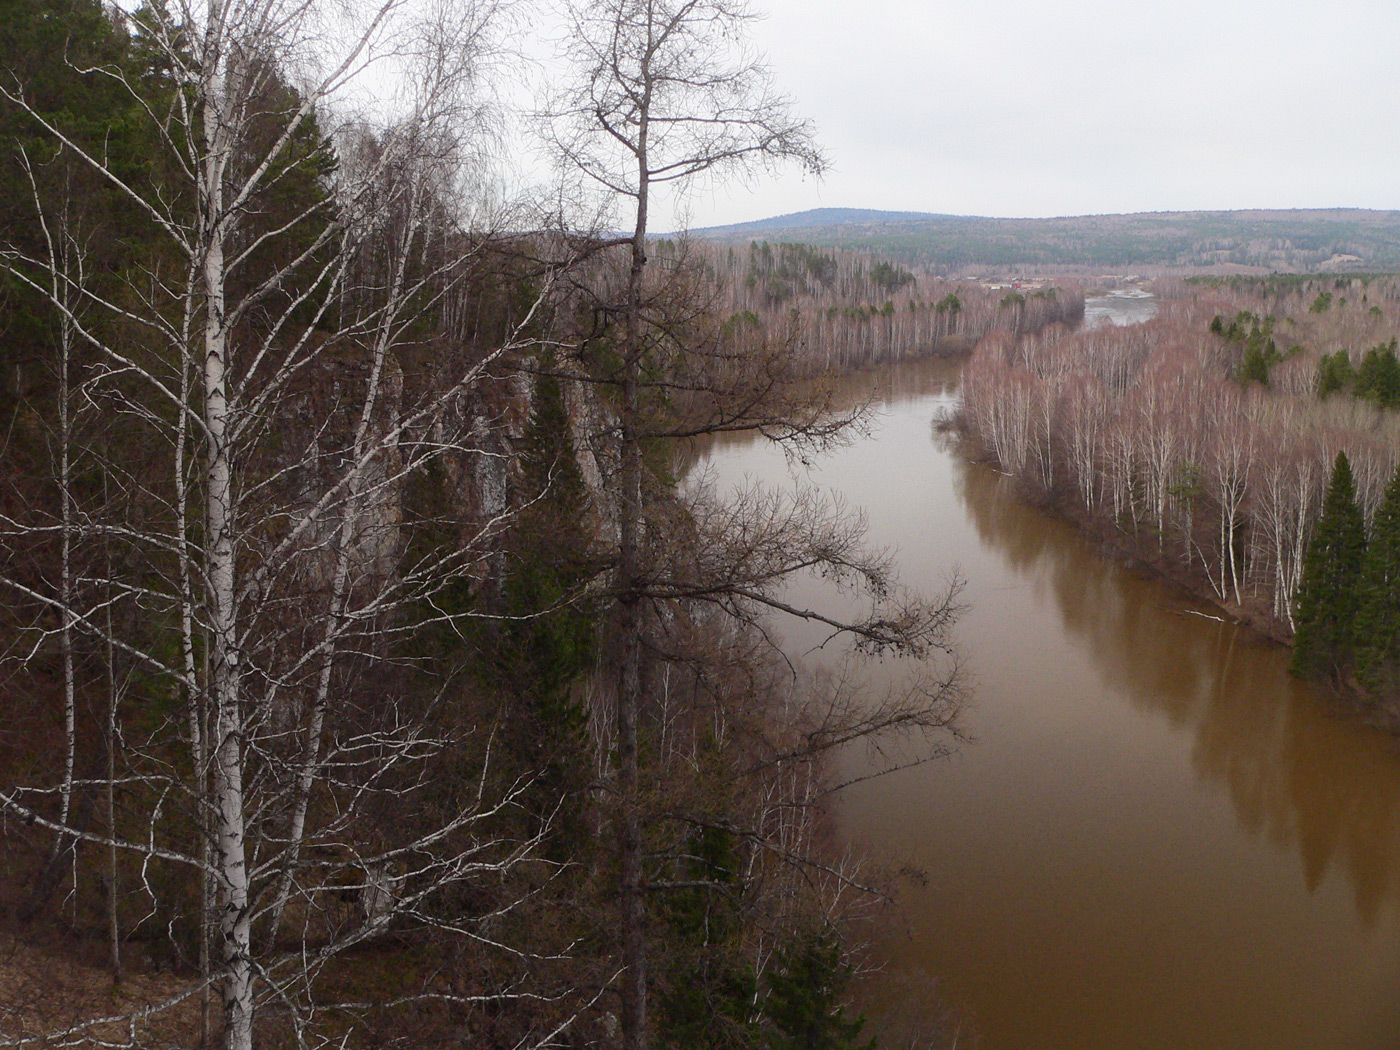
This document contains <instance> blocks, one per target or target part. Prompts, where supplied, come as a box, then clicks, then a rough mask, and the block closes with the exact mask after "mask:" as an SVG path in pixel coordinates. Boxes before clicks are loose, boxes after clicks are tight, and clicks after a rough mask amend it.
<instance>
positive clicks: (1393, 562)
mask: <svg viewBox="0 0 1400 1050" xmlns="http://www.w3.org/2000/svg"><path fill="white" fill-rule="evenodd" d="M1359 590H1360V602H1359V608H1358V610H1357V614H1356V668H1357V676H1358V677H1359V678H1360V679H1361V682H1362V684H1363V685H1365V686H1366V688H1367V689H1368V690H1369V691H1370V692H1371V693H1372V694H1373V695H1374V696H1376V697H1377V698H1391V699H1393V698H1395V697H1396V696H1397V695H1400V470H1397V471H1396V472H1395V477H1394V478H1392V479H1391V482H1390V485H1389V487H1388V488H1387V489H1386V490H1385V498H1384V499H1383V500H1382V501H1381V505H1380V507H1379V509H1377V511H1376V517H1375V520H1374V521H1373V522H1372V523H1371V536H1370V540H1369V542H1368V543H1367V547H1366V557H1365V560H1364V561H1363V562H1362V568H1361V585H1360V588H1359Z"/></svg>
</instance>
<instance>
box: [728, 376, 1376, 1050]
mask: <svg viewBox="0 0 1400 1050" xmlns="http://www.w3.org/2000/svg"><path fill="white" fill-rule="evenodd" d="M956 384H957V368H956V366H950V365H948V364H946V363H938V362H929V363H920V364H906V365H900V366H893V367H889V368H887V369H885V370H883V371H880V372H878V373H875V374H873V375H866V376H859V377H854V378H852V379H851V380H850V381H849V385H850V387H851V391H852V395H853V396H856V395H858V394H859V393H861V392H873V394H874V397H875V403H876V408H875V412H874V421H873V426H872V428H871V431H870V433H869V434H868V436H865V437H862V438H860V439H859V440H857V441H855V442H853V443H852V444H850V445H849V446H847V447H845V448H842V449H839V450H837V451H835V452H833V453H830V454H828V455H826V456H824V457H822V458H821V459H820V460H818V461H817V462H816V463H815V464H812V465H811V466H810V467H805V468H804V467H800V466H794V465H793V464H790V463H789V462H788V461H787V460H786V459H785V458H784V456H783V454H782V453H781V452H780V451H779V450H777V449H775V448H774V447H772V446H770V445H769V444H767V443H766V442H764V441H762V440H760V439H755V440H751V441H728V442H725V443H723V444H719V445H717V446H715V447H714V448H712V449H711V450H710V451H709V453H708V459H709V469H710V471H711V475H712V477H713V478H714V479H715V480H716V482H717V484H718V485H719V487H720V489H721V490H724V489H726V488H727V487H729V486H731V485H733V484H736V483H738V482H739V481H740V480H741V479H743V478H746V477H747V478H752V479H762V480H766V481H768V482H770V483H773V484H780V485H791V484H792V483H793V481H794V472H795V473H796V475H797V479H798V480H800V481H803V482H810V483H813V484H817V485H820V486H823V487H827V488H830V489H833V490H835V491H837V492H839V493H841V494H843V495H844V496H845V498H846V499H847V500H848V502H849V504H850V505H851V506H852V507H855V508H860V509H862V510H863V511H864V512H865V513H866V515H867V516H868V518H869V524H870V537H871V539H872V541H873V542H875V543H877V544H879V545H883V546H888V547H892V548H894V549H895V551H896V553H897V560H898V563H899V566H900V568H901V572H902V577H903V579H904V580H905V582H907V583H909V584H912V585H914V586H917V587H920V588H924V589H926V590H936V589H937V588H939V587H940V586H942V585H943V583H944V582H945V581H946V580H947V578H948V576H949V573H950V571H952V570H953V569H954V568H955V567H956V569H957V570H958V571H959V572H960V574H961V576H962V577H963V578H964V579H965V581H966V589H965V591H964V592H963V600H964V601H965V602H966V604H967V611H966V612H965V613H964V614H963V616H962V617H961V619H960V621H959V624H958V630H957V638H958V643H959V645H960V647H961V650H962V653H963V655H964V657H965V659H966V662H967V664H968V667H969V669H970V671H971V672H972V685H973V695H972V699H971V701H970V703H969V704H968V706H967V709H966V711H965V713H964V720H963V724H964V729H965V730H966V732H967V733H968V736H969V738H970V739H969V740H968V741H966V742H964V743H961V744H959V745H958V747H957V750H956V752H955V753H954V754H953V755H952V756H951V757H949V758H945V759H941V760H938V761H935V762H932V763H929V764H926V765H922V766H918V767H916V768H913V769H906V770H903V771H901V772H897V773H893V774H891V775H889V776H886V777H884V778H881V779H879V780H875V781H870V782H867V783H863V784H859V785H857V786H855V787H853V788H850V789H848V790H847V791H846V792H845V793H844V794H843V796H842V798H841V801H840V803H839V810H838V813H837V817H838V819H839V823H840V826H841V829H842V831H843V833H844V834H845V835H846V836H847V837H848V838H849V839H850V840H851V841H853V842H855V843H858V844H859V845H861V846H862V847H863V848H865V849H866V850H867V851H868V852H869V853H870V854H872V855H873V856H876V857H881V858H884V860H885V862H886V863H887V864H889V865H908V866H910V867H912V868H917V869H918V870H920V871H921V872H922V873H924V875H925V876H926V877H925V879H923V880H922V881H911V882H909V883H907V884H906V885H905V888H904V891H903V893H902V911H901V921H900V922H899V923H895V924H890V928H888V929H884V932H882V933H880V934H879V938H880V940H881V943H880V944H879V945H878V948H879V951H880V954H881V955H883V956H884V957H885V958H887V959H888V960H890V963H889V968H888V970H887V972H886V973H885V974H884V975H882V976H881V977H879V978H877V979H876V980H875V988H874V997H875V998H874V1001H875V1002H876V1004H877V1008H885V1007H890V1008H893V1007H896V1006H900V1005H903V1006H916V1007H917V1006H921V1005H923V1004H922V1003H920V1002H911V1000H921V999H926V1000H927V1001H928V1003H930V1004H931V1003H932V1002H933V1001H934V1000H935V999H939V1000H941V1001H942V1003H943V1004H944V1005H945V1006H946V1007H948V1008H949V1009H950V1010H951V1011H952V1013H953V1016H955V1017H956V1018H957V1022H956V1023H957V1024H960V1025H961V1026H962V1033H961V1035H960V1043H959V1045H960V1046H962V1047H964V1048H966V1047H971V1046H974V1045H975V1046H979V1047H981V1048H982V1050H1305V1048H1306V1050H1381V1048H1383V1047H1384V1048H1391V1050H1393V1048H1395V1047H1397V1046H1400V746H1397V742H1396V741H1395V740H1393V739H1391V738H1390V737H1388V736H1385V735H1383V734H1381V733H1379V732H1376V731H1373V730H1371V729H1368V728H1366V727H1365V726H1363V725H1360V724H1358V723H1357V722H1356V721H1355V720H1353V719H1349V718H1346V717H1341V716H1339V715H1337V714H1336V713H1335V711H1334V710H1333V709H1331V708H1330V707H1329V705H1328V703H1327V702H1326V701H1325V699H1324V698H1322V697H1321V696H1319V695H1317V694H1316V693H1315V692H1313V691H1312V690H1311V689H1309V688H1307V687H1305V686H1304V685H1302V684H1301V683H1298V682H1296V681H1294V680H1293V679H1291V678H1290V677H1289V675H1288V673H1287V653H1286V651H1285V650H1282V649H1280V648H1278V647H1276V646H1274V645H1271V644H1269V643H1267V642H1264V641H1262V640H1260V639H1259V638H1257V637H1256V636H1254V635H1253V634H1251V633H1250V632H1249V631H1247V630H1243V629H1241V628H1237V627H1235V626H1233V625H1231V624H1229V623H1226V622H1222V621H1221V620H1220V619H1219V618H1218V617H1217V614H1216V613H1215V612H1214V611H1213V610H1212V609H1211V608H1210V607H1209V606H1205V605H1202V604H1199V603H1197V602H1195V601H1193V600H1191V599H1189V598H1185V597H1183V596H1182V595H1179V594H1177V593H1176V592H1174V591H1172V590H1170V589H1169V588H1167V587H1166V586H1164V585H1162V584H1160V583H1158V582H1156V581H1153V580H1146V579H1141V578H1138V577H1137V576H1135V575H1133V574H1132V573H1130V572H1128V571H1125V570H1124V569H1123V568H1121V567H1120V566H1118V565H1116V564H1113V563H1111V562H1108V561H1106V560H1104V559H1103V558H1102V557H1100V556H1099V555H1098V554H1097V553H1096V552H1095V551H1094V550H1093V549H1092V548H1091V547H1090V545H1089V544H1088V543H1087V542H1085V541H1084V540H1083V539H1082V538H1081V537H1080V536H1079V535H1078V534H1077V533H1076V532H1075V531H1074V530H1073V529H1072V528H1070V527H1069V526H1067V525H1065V524H1064V523H1062V522H1059V521H1057V520H1054V519H1052V518H1049V517H1047V516H1046V515H1045V514H1043V513H1041V512H1039V511H1037V510H1035V509H1032V508H1029V507H1027V506H1026V505H1024V504H1022V503H1021V502H1019V501H1018V499H1017V497H1016V495H1015V493H1014V491H1013V488H1012V486H1011V484H1010V482H1009V479H1006V478H1004V477H1002V476H1001V475H1000V474H999V473H997V472H996V471H994V470H992V469H990V468H989V467H987V466H985V465H977V464H972V463H969V462H968V461H967V460H966V459H965V458H963V457H962V456H961V455H959V454H958V452H957V451H956V449H954V448H952V447H950V445H949V444H948V442H947V441H946V440H945V439H944V438H943V437H941V436H940V435H939V434H938V433H937V432H936V430H935V429H934V427H933V426H932V425H931V420H933V419H934V417H935V416H937V415H939V414H940V413H943V412H946V411H948V410H949V409H950V408H951V407H952V406H953V405H955V403H956ZM795 587H796V589H797V590H799V591H803V592H804V593H803V594H801V595H800V597H803V598H805V599H807V600H822V599H823V597H826V598H828V599H832V596H823V595H822V593H821V591H822V587H823V585H822V584H821V583H820V582H819V581H815V580H814V581H807V582H803V583H799V584H796V585H795ZM832 600H834V599H832ZM786 630H787V637H788V641H789V645H790V647H791V648H792V650H793V651H805V650H806V649H807V648H809V647H810V646H811V644H813V642H814V640H815V636H814V635H810V634H808V633H806V632H805V631H804V629H803V628H802V627H801V626H800V625H788V626H787V627H786ZM848 761H850V762H852V763H859V762H860V761H862V759H861V758H860V756H851V757H850V758H849V759H848ZM882 929H883V927H882ZM901 1001H903V1002H901Z"/></svg>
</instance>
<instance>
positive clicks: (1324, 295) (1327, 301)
mask: <svg viewBox="0 0 1400 1050" xmlns="http://www.w3.org/2000/svg"><path fill="white" fill-rule="evenodd" d="M1330 309H1332V293H1331V292H1318V293H1317V298H1316V299H1314V300H1313V301H1312V305H1311V306H1309V307H1308V313H1310V314H1325V313H1326V312H1327V311H1328V310H1330Z"/></svg>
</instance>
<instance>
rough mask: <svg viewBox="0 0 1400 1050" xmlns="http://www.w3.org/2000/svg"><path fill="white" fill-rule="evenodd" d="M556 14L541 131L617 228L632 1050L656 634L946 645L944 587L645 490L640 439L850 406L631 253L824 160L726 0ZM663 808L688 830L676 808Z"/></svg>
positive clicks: (933, 721) (834, 543)
mask: <svg viewBox="0 0 1400 1050" xmlns="http://www.w3.org/2000/svg"><path fill="white" fill-rule="evenodd" d="M569 17H570V45H569V48H568V57H569V58H570V59H571V61H572V67H573V70H574V77H573V80H572V81H571V83H570V86H569V87H568V89H567V90H566V91H564V92H563V93H562V94H561V96H560V97H559V98H558V99H556V100H555V102H554V104H553V105H552V106H551V109H550V112H549V114H548V118H549V119H548V121H547V133H548V135H549V137H550V140H551V141H552V143H553V145H554V148H555V151H556V155H557V156H558V157H559V159H560V160H561V162H562V164H563V165H564V167H565V168H566V169H568V170H571V171H573V172H575V173H578V174H580V175H581V176H582V177H583V178H584V179H585V180H587V181H589V182H591V183H592V185H593V186H594V187H596V188H599V189H601V191H602V192H603V193H604V194H606V195H609V196H610V197H611V198H612V199H613V200H615V201H616V202H617V203H618V205H619V207H621V208H622V209H624V210H625V215H626V218H625V223H626V226H627V227H628V228H629V229H630V235H629V236H627V237H625V238H618V239H617V240H616V241H613V242H610V244H609V247H610V248H611V250H612V251H613V253H614V254H615V255H616V256H620V258H617V259H616V262H615V263H613V264H612V265H613V267H614V268H613V269H611V270H609V269H608V268H607V267H606V266H604V267H602V268H601V269H600V271H599V272H598V273H597V275H596V278H595V280H594V281H593V283H591V284H590V285H588V286H587V288H586V290H585V295H586V297H587V301H588V302H589V304H590V307H591V312H592V314H593V316H595V317H597V318H599V325H598V328H597V331H596V332H595V333H594V334H592V335H586V336H585V337H584V338H583V339H582V340H581V342H580V344H579V346H578V347H577V349H576V351H575V359H576V360H577V362H578V364H579V377H580V378H582V379H584V380H585V382H587V383H589V384H591V386H592V389H593V390H594V391H595V392H597V393H598V396H599V397H600V398H601V399H602V400H603V402H604V404H605V408H604V409H603V410H602V412H600V416H601V417H603V418H606V419H608V420H610V421H611V422H610V429H609V432H608V434H607V435H606V436H605V437H606V443H607V444H608V447H609V449H610V453H609V454H610V456H611V457H612V458H613V462H614V463H615V468H614V472H613V473H612V475H611V476H610V477H609V478H607V479H605V487H606V490H607V493H608V496H609V497H610V499H611V501H612V503H613V510H614V513H615V515H616V521H617V530H616V536H617V544H616V549H615V552H614V554H613V563H614V565H615V569H614V572H613V574H612V578H611V579H610V580H609V581H608V593H609V594H610V595H612V596H613V597H612V608H613V611H612V618H611V623H610V624H609V627H608V630H609V631H610V632H611V634H612V636H613V637H614V638H615V639H616V649H617V653H616V655H615V657H614V660H613V669H614V672H613V674H614V680H613V690H612V692H613V703H614V711H615V732H614V735H613V740H614V741H615V744H616V756H617V758H616V769H615V777H614V781H613V785H612V790H613V792H614V797H615V800H616V804H615V806H614V815H615V820H616V823H617V837H618V860H619V879H618V899H619V905H618V907H619V913H620V916H619V927H620V942H621V943H620V946H619V954H620V965H621V968H622V980H621V989H620V991H621V1006H622V1031H623V1043H624V1046H625V1047H627V1048H628V1050H643V1048H645V1047H646V1046H647V1045H648V1043H649V1038H650V1034H649V1033H650V1028H651V1023H650V1021H649V1016H648V998H649V983H650V978H649V970H648V916H647V904H646V901H647V894H648V890H649V888H654V889H660V888H661V887H659V886H657V887H652V886H651V885H650V883H649V878H648V874H647V871H646V868H645V866H644V861H645V860H646V858H647V857H648V855H649V851H648V848H647V837H646V836H647V831H648V827H649V824H650V822H651V818H652V817H657V819H660V817H659V815H656V814H648V812H647V811H646V807H645V803H644V789H643V783H642V779H643V767H642V760H641V757H640V754H639V751H640V747H639V744H640V742H641V741H642V739H643V737H644V735H645V734H646V732H647V730H648V727H649V726H650V725H655V724H656V722H655V719H656V718H657V717H658V710H659V708H660V707H661V704H660V701H661V697H659V696H658V695H657V692H656V686H655V683H656V681H657V676H658V675H661V674H663V669H664V667H665V666H667V662H668V661H669V660H672V659H674V660H676V662H677V664H680V663H681V658H680V654H678V653H676V652H675V650H674V648H673V647H672V646H671V645H670V644H669V643H668V640H667V635H669V634H673V633H674V631H675V630H676V629H677V625H678V624H680V623H684V622H686V621H687V620H690V619H692V618H693V617H694V616H695V615H696V614H697V612H698V610H699V609H700V607H701V606H704V607H708V608H709V609H710V610H712V611H713V612H715V613H718V614H720V615H721V617H722V618H727V619H728V620H729V622H731V623H734V624H736V625H740V626H755V627H757V626H758V625H759V624H760V623H761V621H762V617H763V616H764V615H765V613H773V612H777V613H783V614H789V615H796V616H799V617H802V618H804V619H815V620H818V621H820V622H823V623H826V624H827V625H828V626H830V627H831V629H832V631H833V633H836V634H846V635H850V636H852V637H854V638H855V639H856V641H857V644H859V645H864V646H866V647H868V648H870V649H884V648H892V649H898V650H901V651H910V652H916V653H924V652H927V651H929V650H930V649H931V648H935V647H938V646H946V644H947V636H946V632H947V629H948V626H949V624H950V622H951V618H952V615H953V613H954V609H955V607H954V603H953V602H952V599H951V597H950V596H949V597H946V598H945V600H940V601H935V602H932V603H927V602H924V601H922V600H921V599H918V598H916V597H912V596H907V595H904V594H903V593H902V592H901V591H900V590H899V589H898V587H897V586H895V584H894V581H893V580H892V579H891V578H890V576H889V574H888V566H887V565H886V564H885V563H883V562H881V561H880V560H879V559H878V558H873V557H871V556H870V554H869V552H866V551H864V550H863V549H862V547H861V546H860V543H859V529H858V528H857V529H855V530H854V531H852V529H851V528H850V527H849V525H848V524H842V523H841V521H840V516H839V515H836V516H833V515H831V514H829V513H826V512H825V511H822V512H820V513H818V512H817V511H818V510H819V506H818V504H814V503H813V502H811V501H809V500H807V499H806V498H804V497H799V498H798V499H797V500H796V501H795V502H791V501H785V500H783V499H776V500H771V499H767V498H766V497H761V496H759V495H758V494H754V493H750V494H746V495H744V496H741V497H740V498H739V500H738V503H737V506H735V507H734V508H732V509H730V510H728V511H725V512H715V511H712V510H707V509H705V508H706V507H708V504H705V505H704V506H695V507H691V508H689V509H688V510H687V511H685V512H684V513H680V514H677V513H676V511H675V507H674V504H673V503H672V502H671V501H670V500H668V499H666V498H664V490H663V487H662V486H660V484H659V482H658V479H657V478H656V476H655V474H654V473H653V471H652V469H651V468H650V467H649V466H648V462H647V460H648V450H649V449H653V448H654V446H655V444H656V442H658V441H659V440H663V439H667V438H677V437H686V436H698V435H701V434H712V433H722V432H736V431H739V432H742V431H748V432H760V433H763V434H766V435H768V436H771V437H776V438H779V439H783V440H788V441H790V442H793V443H794V444H795V445H797V446H802V447H808V448H810V447H813V446H820V445H822V444H823V443H825V442H829V441H831V440H833V439H835V438H836V437H837V436H838V435H839V433H840V432H841V430H842V429H843V428H844V427H845V426H847V425H849V423H850V422H851V418H852V417H851V416H850V415H849V414H848V413H844V414H843V413H840V412H835V413H833V411H832V408H833V406H832V405H831V404H830V402H829V401H828V400H826V399H824V398H823V397H821V396H820V395H818V396H816V397H813V396H812V395H811V393H810V392H803V393H799V392H798V391H797V389H796V388H795V386H794V385H793V383H792V382H791V380H792V379H794V378H795V377H796V375H797V366H796V365H795V364H794V360H793V358H794V355H792V354H791V353H789V352H787V347H786V346H784V345H783V344H782V342H781V340H780V339H779V340H774V341H772V342H770V343H769V344H767V345H765V346H761V347H748V348H746V350H745V352H742V353H735V352H734V349H733V341H732V340H726V339H724V338H723V335H722V333H721V331H720V327H719V324H718V319H717V318H715V317H714V314H713V310H712V309H711V303H710V302H709V299H708V293H707V285H706V282H705V280H704V276H703V271H702V270H701V268H700V267H697V266H693V265H688V263H687V259H686V257H685V254H684V252H682V253H681V254H679V255H676V256H674V257H666V258H662V259H658V260H653V261H652V262H651V265H649V259H648V254H649V252H651V251H652V250H653V245H652V243H651V242H650V241H649V234H650V230H651V218H650V215H651V207H652V205H653V203H654V194H655V193H656V192H657V191H658V190H661V189H669V190H670V191H672V192H676V191H677V190H678V189H683V188H684V187H686V186H690V185H694V183H695V182H696V180H700V179H707V178H715V177H719V176H723V175H735V176H739V177H742V176H744V175H745V174H747V173H749V172H752V171H754V170H755V169H760V168H764V167H767V166H769V165H771V164H773V163H776V162H780V161H788V162H794V163H797V164H799V165H801V166H803V167H804V168H805V169H807V170H808V171H809V172H812V173H818V172H820V171H821V169H822V167H823V166H824V159H823V158H822V156H821V154H820V152H819V151H818V150H817V148H816V147H815V145H814V144H813V142H812V138H811V132H810V128H809V127H808V125H807V124H806V123H805V122H803V121H801V120H799V119H796V118H794V117H793V116H791V115H790V112H789V106H788V104H787V101H786V100H785V99H784V98H782V97H781V96H779V95H777V94H776V93H775V92H774V91H773V89H772V87H771V83H770V79H769V76H768V73H767V71H766V69H765V68H764V67H763V66H762V65H761V64H759V63H758V62H757V61H756V60H754V59H753V58H752V57H751V56H750V55H749V54H747V53H746V52H745V50H744V29H745V25H746V23H747V22H748V21H749V20H750V18H751V17H752V16H751V14H750V12H749V10H748V8H747V6H746V5H744V4H743V3H741V2H736V0H609V2H607V3H602V4H588V5H583V4H577V5H574V6H573V7H572V8H571V9H570V15H569ZM817 389H818V391H819V388H817ZM708 525H714V526H716V527H714V528H709V527H707V526H708ZM804 571H830V572H832V573H834V574H836V575H837V576H840V577H842V578H844V579H846V580H847V581H849V582H850V583H851V585H852V586H854V587H856V588H857V589H861V590H863V591H864V592H865V593H866V594H867V595H870V596H872V598H873V602H872V606H871V611H870V613H869V615H868V617H866V618H849V619H848V618H842V617H837V616H831V615H828V614H824V613H822V612H821V611H820V610H813V609H806V608H798V607H794V606H791V605H788V604H786V603H785V602H784V601H783V599H782V597H781V588H782V584H783V582H784V581H785V580H786V579H788V578H789V577H790V576H792V575H793V574H794V573H799V572H804ZM668 652H669V653H670V655H669V656H668ZM950 695H951V693H950V692H944V693H942V694H940V696H939V697H938V698H937V699H936V700H932V701H929V700H927V698H925V701H926V702H923V703H921V704H913V705H909V706H908V707H906V708H905V709H904V710H903V713H902V714H901V715H899V716H892V722H893V723H894V724H897V725H899V726H912V725H914V724H915V723H918V724H920V725H922V726H925V727H927V728H930V729H932V728H935V726H942V725H944V724H946V718H947V711H946V709H945V708H944V707H942V706H940V704H941V703H943V702H946V701H947V700H948V699H949V697H950ZM875 706H876V707H879V705H875ZM935 708H936V709H937V711H938V713H937V714H933V713H931V712H933V710H934V709H935ZM847 713H849V711H848V712H847ZM665 724H666V723H665V721H664V720H663V721H662V723H661V725H665ZM842 724H843V725H847V726H849V720H847V721H844V722H843V723H842ZM873 731H874V730H873V728H872V732H873ZM838 735H839V734H838ZM858 735H859V734H858V733H857V734H856V736H858ZM671 816H672V817H673V818H674V819H678V820H681V821H683V822H684V821H686V820H697V823H696V825H695V826H696V827H703V826H705V825H704V821H703V820H698V819H697V818H696V816H695V815H694V814H692V815H691V816H690V817H686V816H685V815H678V814H671Z"/></svg>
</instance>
